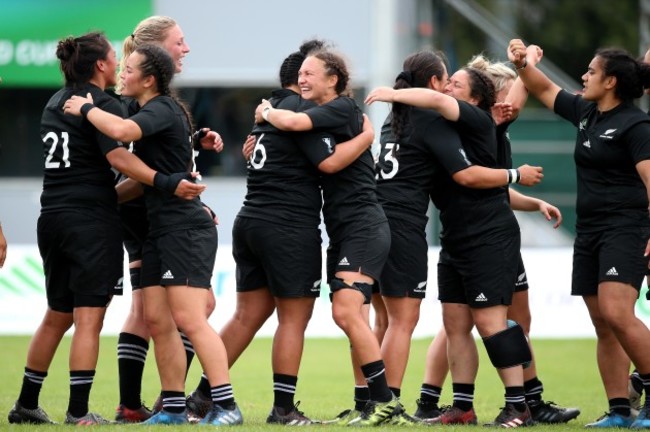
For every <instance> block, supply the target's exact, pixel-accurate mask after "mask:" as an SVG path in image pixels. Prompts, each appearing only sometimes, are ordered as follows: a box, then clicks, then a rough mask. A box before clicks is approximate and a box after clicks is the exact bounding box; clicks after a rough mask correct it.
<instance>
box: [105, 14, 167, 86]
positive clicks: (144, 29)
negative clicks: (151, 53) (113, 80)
mask: <svg viewBox="0 0 650 432" xmlns="http://www.w3.org/2000/svg"><path fill="white" fill-rule="evenodd" d="M174 26H176V21H174V19H172V18H170V17H168V16H160V15H154V16H150V17H149V18H145V19H143V20H142V21H140V22H139V23H138V25H137V26H135V30H133V33H131V34H130V35H128V36H127V37H126V38H125V39H124V42H123V44H122V59H121V60H120V71H122V70H124V69H125V68H126V58H127V57H128V56H129V55H130V54H131V53H132V52H133V51H135V50H136V48H138V47H140V46H142V45H162V43H163V42H164V41H165V39H166V38H167V34H168V32H169V30H170V29H172V28H173V27H174ZM115 91H116V93H118V94H119V93H121V91H122V79H121V78H120V77H119V75H118V77H117V86H116V88H115Z"/></svg>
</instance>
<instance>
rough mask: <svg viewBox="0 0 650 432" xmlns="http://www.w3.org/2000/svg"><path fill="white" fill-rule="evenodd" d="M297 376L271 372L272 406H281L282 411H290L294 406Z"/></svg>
mask: <svg viewBox="0 0 650 432" xmlns="http://www.w3.org/2000/svg"><path fill="white" fill-rule="evenodd" d="M297 383H298V377H297V376H293V375H283V374H276V373H274V374H273V406H275V407H278V408H282V409H283V410H284V413H285V414H286V413H287V412H289V411H291V410H292V409H293V406H294V402H293V398H294V395H295V394H296V384H297Z"/></svg>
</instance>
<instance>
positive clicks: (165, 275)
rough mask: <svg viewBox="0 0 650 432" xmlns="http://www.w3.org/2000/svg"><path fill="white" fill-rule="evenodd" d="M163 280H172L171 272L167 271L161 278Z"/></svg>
mask: <svg viewBox="0 0 650 432" xmlns="http://www.w3.org/2000/svg"><path fill="white" fill-rule="evenodd" d="M162 278H163V279H174V275H173V274H172V271H171V270H167V271H166V272H165V274H164V275H163V277H162Z"/></svg>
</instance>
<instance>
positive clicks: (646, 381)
mask: <svg viewBox="0 0 650 432" xmlns="http://www.w3.org/2000/svg"><path fill="white" fill-rule="evenodd" d="M637 373H638V372H637ZM639 378H640V379H641V381H642V382H643V392H644V393H645V404H644V406H646V407H649V408H650V398H648V395H649V394H650V374H639Z"/></svg>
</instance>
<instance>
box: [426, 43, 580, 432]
mask: <svg viewBox="0 0 650 432" xmlns="http://www.w3.org/2000/svg"><path fill="white" fill-rule="evenodd" d="M529 53H530V56H529V57H530V59H531V61H535V62H538V61H539V60H541V55H542V52H541V49H539V47H537V46H530V47H529ZM467 66H468V67H474V68H476V69H479V70H482V71H484V72H485V73H486V74H487V75H488V76H489V77H490V79H491V80H492V82H493V83H494V86H495V91H496V101H497V102H496V104H495V105H494V106H493V108H492V115H493V117H494V118H495V119H500V118H502V117H501V115H500V111H501V109H500V107H499V105H502V104H508V105H511V108H512V113H509V115H510V118H509V119H508V120H504V121H501V122H499V120H497V128H496V131H497V141H498V160H497V163H498V166H500V167H502V168H506V169H511V168H512V151H511V146H510V140H509V137H508V127H509V125H510V124H512V122H514V121H515V120H516V118H517V116H518V115H519V112H520V110H521V109H522V107H523V105H524V104H525V103H526V99H527V96H528V93H527V92H526V89H525V87H524V86H523V84H522V83H521V81H520V80H516V78H517V74H516V73H515V71H514V70H513V69H512V68H511V67H509V66H507V65H506V64H504V63H493V62H490V61H489V60H488V59H487V58H485V57H483V56H482V55H478V56H475V57H474V58H472V59H471V60H470V61H469V63H468V64H467ZM508 193H509V199H510V207H511V208H512V209H513V210H520V211H539V212H540V213H541V214H542V215H543V216H544V217H545V218H546V219H547V220H552V219H553V218H555V219H556V221H555V223H554V225H553V227H554V228H558V227H559V225H560V223H561V222H562V215H561V213H560V211H559V209H558V208H557V207H555V206H552V205H550V204H549V203H547V202H545V201H543V200H540V199H537V198H533V197H530V196H527V195H524V194H522V193H520V192H518V191H516V190H514V189H512V188H509V189H508ZM514 289H515V293H514V294H513V297H512V304H511V305H510V307H509V308H508V319H511V320H513V321H515V322H517V323H519V324H520V325H521V326H522V328H523V329H524V331H525V333H526V334H527V335H528V333H529V331H530V322H531V315H530V307H529V304H528V280H527V277H526V270H525V268H524V264H523V260H522V258H521V254H520V256H519V269H518V270H517V282H516V285H515V288H514ZM446 340H447V339H446V336H445V333H444V329H443V330H441V331H439V332H437V333H436V337H435V339H434V340H433V341H432V343H431V345H430V346H429V349H428V351H427V366H426V367H425V373H424V380H423V384H422V388H421V392H420V399H419V400H418V401H417V404H418V409H417V412H416V413H415V416H416V417H418V418H433V417H435V416H437V415H439V412H440V408H439V407H438V401H439V397H440V393H441V391H442V385H443V383H444V380H445V378H446V375H447V373H448V369H449V367H448V363H447V342H446ZM529 344H530V340H529ZM531 350H532V346H531ZM524 390H525V392H526V403H527V405H528V406H529V408H530V411H531V415H532V417H533V420H535V421H537V422H540V423H565V422H568V421H569V420H572V419H573V418H575V417H577V416H578V415H579V414H580V410H578V409H576V408H562V407H560V406H558V405H556V404H555V403H551V402H545V401H543V399H542V392H543V385H542V382H541V381H540V380H539V379H538V377H537V369H536V365H535V361H534V360H533V361H532V362H531V363H530V364H529V365H528V366H527V367H526V368H524Z"/></svg>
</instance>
